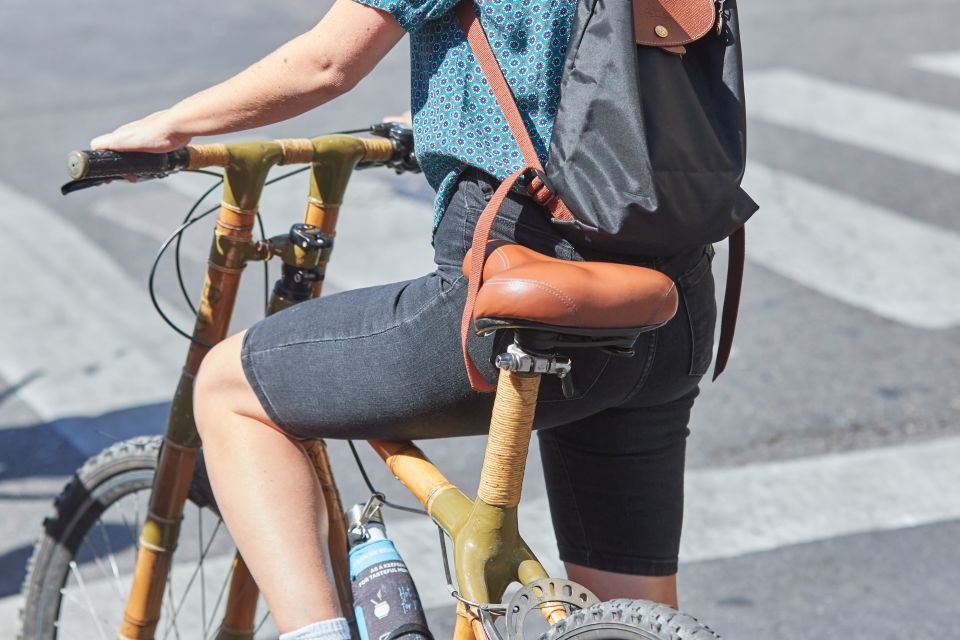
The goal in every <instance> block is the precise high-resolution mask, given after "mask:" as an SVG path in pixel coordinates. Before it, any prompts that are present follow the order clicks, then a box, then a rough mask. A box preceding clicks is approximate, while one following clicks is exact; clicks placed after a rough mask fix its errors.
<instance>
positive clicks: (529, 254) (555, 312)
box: [463, 243, 678, 350]
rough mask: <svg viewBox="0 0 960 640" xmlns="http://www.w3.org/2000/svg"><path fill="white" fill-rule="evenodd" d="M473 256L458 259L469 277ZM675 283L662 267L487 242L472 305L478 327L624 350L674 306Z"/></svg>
mask: <svg viewBox="0 0 960 640" xmlns="http://www.w3.org/2000/svg"><path fill="white" fill-rule="evenodd" d="M470 271H471V257H470V254H469V253H468V254H467V256H466V257H465V258H464V261H463V272H464V274H465V275H466V276H467V277H469V276H470ZM677 304H678V296H677V288H676V285H675V284H674V283H673V281H672V280H671V279H670V278H669V277H668V276H666V275H664V274H663V273H661V272H659V271H656V270H654V269H648V268H646V267H637V266H633V265H626V264H614V263H609V262H576V261H568V260H559V259H557V258H553V257H550V256H546V255H543V254H540V253H537V252H536V251H533V250H532V249H528V248H527V247H524V246H522V245H518V244H506V243H490V244H489V245H488V255H487V259H486V261H485V264H484V266H483V284H482V285H481V286H480V290H479V292H478V293H477V297H476V303H475V305H474V308H473V322H474V328H475V330H476V332H477V333H479V334H486V333H490V332H492V331H496V330H498V329H521V330H523V329H526V330H535V331H537V332H539V333H541V334H545V335H549V336H552V337H551V338H548V339H547V340H548V342H551V341H552V343H553V345H552V346H561V345H562V346H566V347H575V346H582V347H588V346H591V347H593V346H607V347H613V348H616V349H621V350H629V349H630V347H631V346H632V345H633V343H634V342H635V341H636V339H637V337H638V336H639V335H640V334H641V333H644V332H646V331H651V330H653V329H656V328H657V327H661V326H663V325H664V324H665V323H666V322H667V321H668V320H670V318H672V317H673V316H674V314H675V313H676V311H677Z"/></svg>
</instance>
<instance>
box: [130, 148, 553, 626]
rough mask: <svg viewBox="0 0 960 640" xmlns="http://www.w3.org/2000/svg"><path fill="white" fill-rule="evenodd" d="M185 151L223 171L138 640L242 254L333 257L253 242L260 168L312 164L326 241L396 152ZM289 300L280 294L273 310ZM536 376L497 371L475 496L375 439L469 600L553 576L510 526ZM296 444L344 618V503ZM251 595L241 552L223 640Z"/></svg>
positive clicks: (141, 581)
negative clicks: (372, 172) (197, 395)
mask: <svg viewBox="0 0 960 640" xmlns="http://www.w3.org/2000/svg"><path fill="white" fill-rule="evenodd" d="M188 150H189V153H190V168H196V169H199V168H202V167H209V166H219V167H223V168H224V174H225V177H224V190H223V201H222V203H221V207H220V211H219V215H218V218H217V222H216V228H215V231H214V239H213V243H212V246H211V249H210V255H209V261H208V268H207V273H206V278H205V282H204V286H203V290H202V293H201V297H200V303H199V305H198V307H197V309H198V314H197V320H196V324H195V327H194V331H193V336H194V338H195V339H194V341H193V342H192V343H191V345H190V348H189V351H188V354H187V359H186V363H185V365H184V368H183V373H182V375H181V378H180V381H179V383H178V385H177V388H176V392H175V394H174V398H173V401H172V403H171V408H170V415H169V419H168V423H167V428H166V432H165V434H164V440H163V448H162V451H161V455H160V459H159V462H158V468H157V473H156V476H155V481H154V486H153V489H152V492H151V497H150V502H149V510H148V515H147V518H146V521H145V522H144V524H143V527H142V530H141V534H140V546H139V551H138V554H137V561H136V567H135V570H134V577H133V586H132V588H131V591H130V595H129V598H128V601H127V605H126V608H125V610H124V616H123V622H122V625H121V629H120V632H119V636H120V637H121V638H130V639H136V640H141V639H149V638H153V636H154V632H155V630H156V626H157V623H158V621H159V617H160V610H161V604H162V599H163V595H164V594H163V591H164V585H165V583H166V580H167V576H168V573H169V570H170V566H171V562H172V556H173V553H174V550H175V548H176V546H177V540H178V537H179V523H180V520H181V518H182V515H183V507H184V503H185V501H186V498H187V493H188V490H189V487H190V481H191V477H192V474H193V470H194V467H195V464H196V461H197V454H198V451H199V448H200V438H199V436H198V434H197V428H196V424H195V422H194V417H193V383H194V379H195V376H196V373H197V371H198V369H199V367H200V362H201V360H202V359H203V357H204V355H206V353H207V352H208V351H209V348H210V345H213V344H216V343H217V342H219V341H221V340H223V339H224V338H225V337H226V336H227V331H228V326H229V322H230V317H231V315H232V312H233V307H234V303H235V301H236V296H237V290H238V286H239V281H240V276H241V274H242V272H243V269H244V267H245V266H246V264H247V263H248V262H252V261H260V260H265V259H269V258H270V257H272V256H273V255H278V256H280V257H281V259H282V260H283V261H284V263H285V264H288V265H291V266H294V267H303V266H308V267H311V268H316V269H317V270H318V271H319V272H320V273H321V274H322V273H323V271H324V270H325V269H326V264H327V261H328V260H329V253H330V252H329V249H325V250H322V251H314V250H307V249H304V248H301V247H299V246H296V245H293V244H292V243H289V242H287V243H284V242H283V240H282V238H279V237H278V238H275V239H272V240H271V241H270V242H255V241H254V240H253V233H252V231H253V226H254V223H255V219H256V214H257V211H258V203H259V199H260V194H261V192H262V190H263V186H264V183H265V181H266V178H267V174H268V173H269V171H270V170H271V169H272V168H273V167H274V166H276V165H281V164H293V163H312V172H311V181H310V195H309V198H308V202H307V208H306V213H305V216H304V222H305V223H306V224H309V225H312V226H314V227H318V228H319V229H321V230H322V231H323V232H324V233H325V234H327V235H328V236H330V237H333V236H334V235H335V233H336V223H337V218H338V215H339V209H340V204H341V202H342V200H343V195H344V192H345V190H346V187H347V183H348V181H349V178H350V175H351V173H352V171H353V170H354V168H355V167H356V165H357V164H358V163H359V162H360V161H374V162H384V161H386V160H388V159H389V158H390V157H391V156H392V154H393V153H394V147H393V143H392V142H391V141H390V140H387V139H380V138H356V137H352V136H346V135H332V136H322V137H319V138H315V139H313V140H279V141H272V142H248V143H239V144H229V145H226V144H212V145H195V146H191V147H189V148H188ZM321 288H322V279H321V280H318V281H316V282H314V284H313V286H312V296H318V295H320V293H321ZM295 302H296V300H293V299H289V298H285V297H284V296H283V295H282V294H278V293H277V292H276V291H275V292H274V294H273V296H272V297H271V300H270V303H269V306H268V313H273V312H276V311H279V310H282V309H284V308H286V307H288V306H290V305H292V304H295ZM539 383H540V376H539V374H519V373H510V372H506V371H504V372H501V375H500V379H499V383H498V388H497V396H496V401H495V404H494V409H493V416H492V421H491V427H490V436H489V439H488V442H487V447H486V452H485V455H484V462H483V469H482V472H481V478H480V488H479V490H478V497H477V499H476V500H471V499H470V498H468V497H467V496H466V495H464V494H463V492H462V491H460V490H459V489H458V488H457V487H455V486H454V485H453V484H452V483H451V482H449V480H447V479H446V478H445V477H444V476H443V474H442V473H441V472H440V470H439V469H438V468H437V467H436V466H435V465H433V464H432V463H431V462H430V461H429V460H428V459H427V458H426V456H425V455H424V454H423V452H422V451H420V449H418V448H417V447H416V446H415V445H414V444H413V443H412V442H409V441H403V442H387V441H370V444H371V446H372V447H373V448H374V449H375V450H376V451H377V453H378V454H379V455H380V457H381V458H382V459H383V460H384V462H385V463H386V464H387V466H388V467H389V468H390V470H391V471H392V472H393V474H394V475H395V476H396V477H397V478H398V479H400V481H401V482H402V483H403V484H404V485H405V486H406V487H407V488H408V489H409V490H410V491H411V492H412V493H413V494H414V496H416V498H417V499H418V500H419V501H420V502H421V504H423V506H424V508H425V509H426V510H427V512H428V513H429V515H430V516H431V517H432V518H433V519H434V520H435V521H436V522H437V523H438V524H439V525H440V527H442V528H443V530H444V531H445V532H446V533H447V534H448V535H449V537H450V538H451V540H452V542H453V549H454V565H455V569H456V576H457V582H458V585H459V591H460V595H461V597H462V599H463V600H464V601H468V602H469V603H490V602H499V600H500V598H501V597H502V596H503V593H504V591H505V589H506V587H507V586H508V585H509V584H510V583H511V582H514V581H519V582H521V583H522V584H524V585H527V584H530V583H531V582H533V581H535V580H539V579H543V578H547V577H548V576H547V573H546V571H545V570H544V568H543V566H542V565H541V564H540V562H539V561H538V560H537V559H536V557H535V556H534V554H533V552H532V551H531V550H530V548H529V547H528V546H527V545H526V543H525V542H524V541H523V540H522V539H521V537H520V535H519V532H518V528H517V505H518V504H519V500H520V491H521V482H522V478H523V471H524V467H525V463H526V455H527V447H528V445H529V440H530V434H531V429H532V423H533V413H534V408H535V405H536V400H537V392H538V388H539ZM303 449H304V452H305V454H306V455H308V457H309V459H310V460H311V462H312V463H313V466H314V469H315V471H316V473H317V477H318V479H319V482H320V486H321V489H322V491H323V495H324V498H325V499H326V501H327V506H328V509H327V512H328V514H329V531H330V543H329V546H330V549H329V551H330V558H331V563H332V565H333V566H332V571H333V574H334V577H335V580H336V583H337V593H338V597H339V600H340V605H341V610H342V611H343V612H344V615H346V616H347V617H348V618H350V617H351V612H352V611H353V604H352V595H351V586H350V576H349V569H348V565H347V531H346V525H345V521H344V519H343V517H342V516H343V506H342V504H341V500H340V496H339V492H338V490H337V486H336V482H335V480H334V477H333V472H332V470H331V466H330V460H329V457H328V455H327V449H326V445H325V444H324V442H323V441H322V440H312V441H307V442H305V443H303ZM258 596H259V591H258V589H257V587H256V584H255V583H254V580H253V578H252V576H251V575H250V573H249V571H248V570H247V568H246V566H245V565H244V563H243V559H242V558H241V557H240V556H239V554H238V555H237V557H236V558H235V559H234V570H233V573H232V577H231V583H230V587H229V591H228V596H227V604H226V608H225V614H224V618H223V622H222V626H221V628H220V631H219V633H218V636H217V637H218V638H219V639H222V640H227V639H239V638H252V636H253V628H254V613H255V608H256V603H257V599H258ZM541 612H542V613H543V615H544V617H546V618H547V619H548V621H550V622H554V621H557V620H560V619H562V618H563V617H564V616H565V610H564V608H563V606H562V605H560V604H554V605H547V606H545V607H543V608H542V609H541ZM457 614H458V618H457V625H456V631H455V634H454V637H455V638H456V639H457V640H467V639H468V638H472V637H477V638H487V637H489V635H488V633H487V631H486V630H485V629H484V626H483V621H482V620H481V616H480V612H479V610H478V609H477V608H476V607H473V606H469V605H465V604H464V602H463V601H461V602H459V603H458V607H457Z"/></svg>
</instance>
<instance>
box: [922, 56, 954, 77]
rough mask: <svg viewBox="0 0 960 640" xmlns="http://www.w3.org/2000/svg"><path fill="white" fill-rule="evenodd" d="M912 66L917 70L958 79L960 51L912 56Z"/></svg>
mask: <svg viewBox="0 0 960 640" xmlns="http://www.w3.org/2000/svg"><path fill="white" fill-rule="evenodd" d="M912 63H913V66H914V67H916V68H917V69H923V70H924V71H930V72H933V73H939V74H941V75H945V76H951V77H954V78H960V51H941V52H938V53H924V54H921V55H917V56H914V57H913V59H912Z"/></svg>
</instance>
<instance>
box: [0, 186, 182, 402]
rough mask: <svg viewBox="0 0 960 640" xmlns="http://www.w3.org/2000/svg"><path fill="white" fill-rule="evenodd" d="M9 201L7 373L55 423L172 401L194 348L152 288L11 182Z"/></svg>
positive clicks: (0, 319)
mask: <svg viewBox="0 0 960 640" xmlns="http://www.w3.org/2000/svg"><path fill="white" fill-rule="evenodd" d="M0 199H2V200H3V202H4V203H5V206H4V207H3V208H2V210H0V225H2V228H3V230H4V234H5V238H4V239H5V241H6V242H5V246H4V251H2V252H0V273H4V274H6V278H5V280H4V284H3V292H4V311H3V313H0V375H2V376H3V378H4V379H5V380H7V381H8V383H10V384H11V385H18V384H20V383H23V386H22V388H20V389H19V390H18V391H17V395H18V396H19V397H20V398H21V399H23V400H24V401H25V402H26V403H27V404H28V405H29V406H30V407H31V409H33V410H34V411H36V412H37V414H39V415H40V416H41V417H42V418H43V419H45V420H55V419H57V418H63V417H67V416H93V415H99V414H102V413H106V412H109V411H112V410H116V409H122V408H127V407H132V406H139V405H145V404H150V403H153V402H157V401H161V400H164V399H169V398H170V397H171V395H172V393H173V389H174V386H175V384H176V381H177V377H178V375H179V371H180V366H181V365H182V358H183V354H184V353H185V342H184V340H183V339H181V338H178V337H176V336H174V335H172V334H171V332H170V331H169V329H167V328H166V326H165V325H164V324H163V323H162V322H161V321H160V319H159V318H158V317H157V316H156V314H155V313H154V312H153V309H152V308H151V307H150V303H149V298H148V296H147V291H146V287H145V286H144V285H143V284H140V283H134V282H132V281H131V280H130V278H128V277H127V276H126V275H125V274H124V273H123V272H122V267H121V266H120V265H119V264H117V263H116V262H114V261H113V260H112V259H111V258H110V256H108V255H107V254H106V253H104V252H103V251H102V250H100V249H99V248H97V247H96V246H95V245H93V244H91V243H90V242H89V240H87V239H86V238H85V237H84V236H83V235H82V234H80V233H79V232H78V231H77V230H76V229H74V228H73V227H72V226H71V225H70V224H69V223H67V222H65V221H64V220H63V219H61V218H60V217H59V216H57V215H56V214H55V213H54V212H53V211H50V210H49V209H47V208H46V207H45V206H43V205H42V204H41V203H39V202H37V201H36V200H32V199H30V198H28V197H26V196H24V195H22V194H20V193H19V192H17V191H15V190H14V189H12V188H10V187H8V186H6V185H3V184H0ZM38 229H43V230H44V232H43V233H42V234H38V233H37V230H38ZM176 320H177V321H178V322H180V323H181V324H183V325H184V326H191V325H190V323H189V321H188V320H187V319H186V318H183V317H177V318H176Z"/></svg>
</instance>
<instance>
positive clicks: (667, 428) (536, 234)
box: [242, 170, 716, 576]
mask: <svg viewBox="0 0 960 640" xmlns="http://www.w3.org/2000/svg"><path fill="white" fill-rule="evenodd" d="M495 188H496V181H495V180H494V179H493V178H491V177H489V176H487V175H486V174H483V173H481V172H479V171H475V170H468V171H466V172H465V173H464V175H463V176H462V177H461V179H460V181H459V183H458V186H457V190H456V193H455V195H454V196H453V199H452V201H451V203H450V205H449V207H448V208H447V210H446V212H445V214H444V216H443V218H442V219H441V221H440V225H439V227H438V228H437V231H436V235H435V237H434V246H435V263H436V271H434V272H433V273H430V274H428V275H425V276H423V277H422V278H417V279H415V280H408V281H406V282H397V283H394V284H388V285H382V286H376V287H370V288H366V289H358V290H354V291H347V292H343V293H338V294H335V295H331V296H328V297H323V298H318V299H315V300H310V301H307V302H303V303H301V304H298V305H296V306H294V307H291V308H289V309H287V310H285V311H283V312H281V313H278V314H276V315H273V316H271V317H268V318H266V319H264V320H263V321H261V322H259V323H258V324H256V325H254V326H253V327H251V329H250V330H249V331H248V332H247V335H246V339H245V341H244V345H243V351H242V361H243V369H244V372H245V374H246V376H247V379H248V380H249V382H250V384H251V385H252V387H253V389H254V391H255V392H256V394H257V396H258V397H259V399H260V402H261V403H262V404H263V407H264V410H265V411H266V412H267V414H268V415H269V416H270V417H271V418H272V419H273V420H274V422H275V423H276V424H277V426H279V427H280V428H281V429H283V430H284V431H285V432H287V433H288V434H289V435H290V436H292V437H295V438H341V439H369V438H378V439H422V438H443V437H451V436H465V435H476V434H482V433H484V432H486V430H487V427H488V421H489V417H490V412H491V408H492V406H493V394H480V393H477V392H475V391H473V390H472V389H471V388H470V385H469V383H468V381H467V375H466V371H465V369H464V364H463V356H462V353H461V347H460V316H461V313H462V311H463V306H464V302H465V300H466V290H467V280H466V278H464V276H463V273H462V271H461V263H462V260H463V257H464V255H465V253H466V252H467V251H468V249H469V247H470V242H471V239H472V237H473V229H474V225H475V223H476V220H477V218H478V217H479V215H480V212H481V211H482V210H483V207H484V205H485V204H486V202H487V201H488V200H489V198H490V196H491V195H492V194H493V191H494V189H495ZM491 238H499V239H504V240H508V241H513V242H518V243H520V244H523V245H525V246H528V247H531V248H533V249H535V250H537V251H539V252H541V253H544V254H547V255H552V256H556V257H558V258H562V259H566V260H584V259H587V260H608V261H609V260H615V261H620V262H629V263H633V264H639V265H646V266H651V267H655V268H658V269H660V270H662V271H664V272H666V273H667V274H668V275H670V276H671V277H673V278H674V279H675V280H676V282H677V284H678V289H679V291H680V294H681V295H680V307H679V310H678V311H677V315H676V316H675V317H674V318H673V319H672V320H671V321H670V322H668V323H667V324H666V325H665V326H663V327H662V328H660V329H658V330H656V331H653V332H649V333H646V334H644V335H642V336H641V337H640V338H639V339H638V341H637V343H636V344H635V347H634V351H635V355H634V356H633V357H622V356H612V355H610V354H609V353H606V352H603V351H601V350H593V349H575V350H573V351H571V352H568V353H567V354H566V355H569V356H571V358H572V361H573V371H572V376H573V384H574V394H573V397H571V398H569V399H567V398H564V396H563V394H562V392H561V389H560V382H559V380H557V379H556V378H553V377H545V378H544V379H543V381H542V383H541V391H540V399H539V403H538V405H537V411H536V420H535V425H534V426H535V428H536V429H537V435H538V438H539V442H540V450H541V458H542V460H543V467H544V468H543V472H544V477H545V481H546V487H547V494H548V499H549V502H550V510H551V514H552V519H553V525H554V529H555V531H556V536H557V541H558V546H559V551H560V557H561V558H562V559H563V560H565V561H568V562H573V563H576V564H581V565H585V566H588V567H592V568H595V569H601V570H608V571H616V572H619V573H630V574H639V575H651V576H657V575H671V574H673V573H675V572H676V570H677V552H678V549H679V544H680V527H681V522H682V517H683V466H684V451H685V443H686V437H687V435H688V431H687V423H688V421H689V417H690V410H691V408H692V406H693V402H694V399H695V398H696V396H697V393H698V385H699V382H700V378H701V377H702V375H703V374H704V373H706V371H707V369H708V367H709V365H710V360H711V355H712V348H713V333H714V323H715V319H716V304H715V302H714V285H713V276H712V273H711V268H710V267H711V265H710V263H711V257H712V252H711V250H710V249H709V247H701V248H697V249H695V250H691V251H689V252H686V253H684V254H681V255H678V256H674V257H672V258H669V259H664V258H656V259H653V258H642V257H636V256H623V255H619V256H610V255H601V254H595V253H591V252H589V251H588V250H586V249H584V248H582V247H576V246H574V245H573V244H571V242H570V241H568V240H567V239H564V238H563V237H561V236H560V235H559V234H558V233H557V231H556V230H555V228H554V227H553V225H551V223H550V222H549V220H548V218H547V217H546V215H545V214H544V213H543V212H542V210H541V209H539V208H538V207H537V206H536V205H534V204H533V203H532V201H530V200H529V198H526V197H525V196H522V195H513V194H511V195H510V196H509V197H508V199H507V200H506V201H505V203H504V206H503V209H502V210H501V214H500V215H499V216H498V218H497V220H496V222H495V224H494V227H493V231H492V233H491ZM495 342H496V339H495V337H493V336H486V337H478V336H474V335H471V337H470V339H469V341H468V349H469V351H470V353H471V355H472V356H473V358H474V361H475V362H477V364H478V366H479V367H480V370H481V372H483V373H484V375H485V376H486V377H487V379H488V380H495V379H496V378H495V375H496V370H495V368H494V367H493V365H492V364H491V357H492V356H493V355H494V350H495ZM440 462H441V463H442V461H440Z"/></svg>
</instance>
